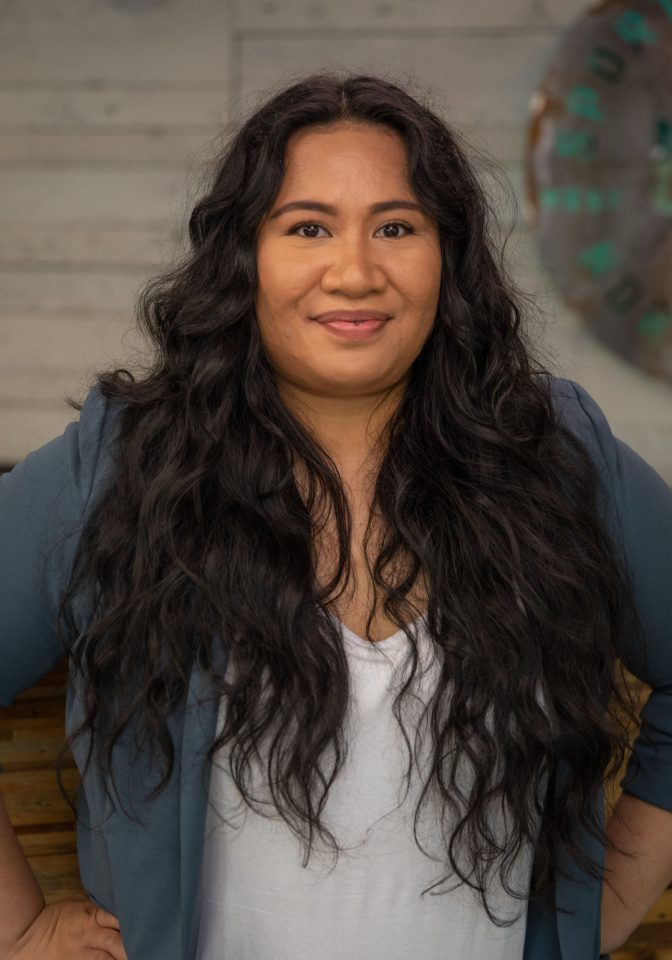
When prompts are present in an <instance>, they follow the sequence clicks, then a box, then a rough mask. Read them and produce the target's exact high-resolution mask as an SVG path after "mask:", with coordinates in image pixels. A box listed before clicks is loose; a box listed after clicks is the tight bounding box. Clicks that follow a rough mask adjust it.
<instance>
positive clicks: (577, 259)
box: [525, 0, 672, 384]
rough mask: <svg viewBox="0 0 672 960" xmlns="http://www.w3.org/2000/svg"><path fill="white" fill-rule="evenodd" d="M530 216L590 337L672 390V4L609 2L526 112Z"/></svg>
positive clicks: (578, 28)
mask: <svg viewBox="0 0 672 960" xmlns="http://www.w3.org/2000/svg"><path fill="white" fill-rule="evenodd" d="M525 190H526V217H527V221H528V224H529V226H530V228H531V230H532V233H533V234H534V235H535V237H536V240H537V243H538V246H539V252H540V257H541V260H542V263H543V264H544V266H545V267H546V269H547V270H548V271H549V272H550V274H551V275H552V277H553V279H554V281H555V283H556V285H557V287H558V289H559V290H560V292H561V294H562V295H563V297H564V299H565V300H566V302H567V303H568V305H569V306H571V307H573V308H575V309H576V310H578V311H579V313H580V315H581V317H582V319H583V321H584V322H585V323H586V324H587V326H588V327H589V328H590V330H591V331H592V332H593V333H594V334H595V336H596V337H597V338H598V339H599V340H601V341H602V342H604V343H605V344H607V345H608V346H609V347H610V348H611V349H613V350H614V351H616V353H618V354H619V355H620V356H622V357H623V358H625V359H627V360H628V361H630V362H632V363H634V364H636V365H637V366H638V367H640V368H641V369H642V370H645V371H646V372H647V373H650V374H652V375H654V376H656V377H660V378H663V379H665V380H666V381H668V382H669V383H670V384H672V0H629V2H628V0H604V2H602V3H597V4H596V5H594V6H593V7H591V8H590V9H589V10H588V12H587V13H586V14H585V16H584V17H582V19H581V20H580V21H578V22H577V23H576V24H575V25H574V26H573V27H572V28H571V29H570V30H569V31H568V32H567V33H566V34H565V36H564V37H563V40H562V42H561V43H560V45H559V47H558V49H557V50H556V51H555V54H554V56H553V58H552V60H551V62H550V63H549V64H548V67H547V70H546V74H545V77H544V79H543V81H542V83H541V85H540V87H539V89H538V91H537V92H536V93H535V95H534V96H533V98H532V103H531V119H530V124H529V128H528V137H527V145H526V150H525Z"/></svg>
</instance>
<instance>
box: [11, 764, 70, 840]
mask: <svg viewBox="0 0 672 960" xmlns="http://www.w3.org/2000/svg"><path fill="white" fill-rule="evenodd" d="M62 779H63V785H64V787H65V789H66V791H67V792H68V794H69V795H70V796H72V794H73V793H74V791H75V790H76V788H77V785H78V784H79V773H78V772H77V771H76V770H72V769H68V770H64V771H63V774H62ZM0 790H1V791H2V795H3V798H4V801H5V806H6V807H7V812H8V814H9V817H10V819H11V821H12V824H13V825H14V826H15V827H22V826H34V825H38V826H41V825H45V824H58V823H70V822H71V821H72V810H71V809H70V807H69V806H68V804H67V802H66V800H65V798H64V796H63V794H62V793H61V791H60V789H59V787H58V782H57V780H56V773H55V771H53V770H30V771H27V772H16V773H0Z"/></svg>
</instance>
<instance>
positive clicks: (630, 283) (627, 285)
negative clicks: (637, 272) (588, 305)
mask: <svg viewBox="0 0 672 960" xmlns="http://www.w3.org/2000/svg"><path fill="white" fill-rule="evenodd" d="M643 293H644V291H643V289H642V285H641V283H640V282H639V280H638V279H637V277H635V276H634V275H633V274H632V273H629V274H627V275H626V276H625V277H621V279H620V280H619V281H618V282H617V283H616V284H614V286H613V287H609V289H608V290H607V292H606V293H605V295H604V302H605V303H606V305H607V306H608V307H609V308H610V309H611V310H613V311H615V312H616V313H627V311H628V310H630V309H631V308H632V307H634V306H635V304H636V303H638V302H639V301H640V300H641V299H642V295H643Z"/></svg>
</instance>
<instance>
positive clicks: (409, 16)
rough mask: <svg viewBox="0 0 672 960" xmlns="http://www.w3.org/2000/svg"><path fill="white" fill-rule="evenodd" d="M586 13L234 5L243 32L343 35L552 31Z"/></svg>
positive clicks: (580, 4) (569, 4)
mask: <svg viewBox="0 0 672 960" xmlns="http://www.w3.org/2000/svg"><path fill="white" fill-rule="evenodd" d="M585 9H586V3H585V0H565V2H563V3H561V4H560V3H553V2H552V0H537V2H535V3H530V2H529V0H499V2H498V3H492V0H472V2H470V3H464V2H463V0H396V2H395V3H381V2H379V0H341V2H339V3H337V4H333V3H328V2H327V0H322V2H321V3H319V2H318V3H315V2H312V0H280V2H275V3H268V2H267V0H244V2H243V0H238V3H237V18H238V26H239V28H240V29H241V30H243V31H252V30H269V29H273V30H283V31H289V30H291V31H308V30H315V29H325V28H328V29H330V30H334V29H339V28H341V29H343V28H344V27H345V26H347V28H348V30H362V29H365V30H404V31H413V30H432V31H435V30H445V31H447V32H448V31H451V32H452V31H457V30H493V29H499V30H516V29H521V28H523V29H525V28H527V29H534V28H537V29H544V28H547V29H552V28H554V27H555V28H557V27H562V26H565V25H566V24H569V23H570V22H571V21H572V20H573V19H574V18H575V17H576V16H578V15H579V14H581V13H583V12H584V11H585Z"/></svg>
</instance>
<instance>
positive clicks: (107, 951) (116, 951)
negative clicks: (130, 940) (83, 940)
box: [91, 930, 128, 960]
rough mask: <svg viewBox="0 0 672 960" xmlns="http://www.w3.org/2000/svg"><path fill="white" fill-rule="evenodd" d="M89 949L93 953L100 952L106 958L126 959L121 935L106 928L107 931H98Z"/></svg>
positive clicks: (107, 959) (113, 959)
mask: <svg viewBox="0 0 672 960" xmlns="http://www.w3.org/2000/svg"><path fill="white" fill-rule="evenodd" d="M91 949H92V950H93V951H94V955H95V954H98V953H99V954H100V955H101V957H105V958H106V960H110V958H111V960H128V956H127V955H126V950H125V949H124V944H123V943H122V940H121V937H120V936H119V934H118V933H117V932H116V931H114V930H108V931H107V933H102V932H101V933H100V935H98V936H97V937H96V939H95V940H94V941H92V943H91Z"/></svg>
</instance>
